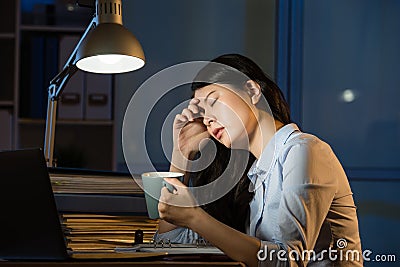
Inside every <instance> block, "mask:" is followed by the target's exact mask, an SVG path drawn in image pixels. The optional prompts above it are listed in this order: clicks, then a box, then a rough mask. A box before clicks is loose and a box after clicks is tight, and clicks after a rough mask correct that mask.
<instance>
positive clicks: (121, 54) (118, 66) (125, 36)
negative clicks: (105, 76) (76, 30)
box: [75, 23, 145, 73]
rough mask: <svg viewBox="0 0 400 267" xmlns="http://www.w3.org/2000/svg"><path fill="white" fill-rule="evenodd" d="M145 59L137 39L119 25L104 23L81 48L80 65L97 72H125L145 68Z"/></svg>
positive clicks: (84, 68)
mask: <svg viewBox="0 0 400 267" xmlns="http://www.w3.org/2000/svg"><path fill="white" fill-rule="evenodd" d="M144 63H145V57H144V53H143V49H142V46H141V45H140V43H139V41H138V40H137V39H136V37H135V36H134V35H133V34H132V33H131V32H130V31H129V30H127V29H126V28H125V27H124V26H122V25H121V24H117V23H100V24H99V25H98V26H97V27H96V28H95V29H93V30H92V31H90V32H89V33H88V35H87V36H86V38H85V39H84V40H83V41H82V44H81V45H80V47H79V49H78V51H77V54H76V58H75V64H76V66H77V67H78V68H79V69H81V70H84V71H88V72H94V73H123V72H129V71H133V70H137V69H139V68H141V67H143V65H144Z"/></svg>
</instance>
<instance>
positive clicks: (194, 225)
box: [187, 207, 207, 232]
mask: <svg viewBox="0 0 400 267" xmlns="http://www.w3.org/2000/svg"><path fill="white" fill-rule="evenodd" d="M192 212H193V213H192V216H189V219H188V222H187V227H188V228H190V229H192V230H193V231H195V232H196V231H197V230H196V229H198V228H199V225H201V224H202V222H203V221H204V217H205V216H206V215H207V213H206V212H205V211H204V210H203V209H202V208H200V207H195V208H193V211H192Z"/></svg>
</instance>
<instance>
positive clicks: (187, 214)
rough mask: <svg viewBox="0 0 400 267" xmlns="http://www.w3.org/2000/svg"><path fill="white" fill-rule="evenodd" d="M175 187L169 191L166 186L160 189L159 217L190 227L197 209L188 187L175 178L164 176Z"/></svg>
mask: <svg viewBox="0 0 400 267" xmlns="http://www.w3.org/2000/svg"><path fill="white" fill-rule="evenodd" d="M164 180H165V181H166V182H168V183H169V184H171V185H173V186H174V187H175V188H176V189H175V190H174V192H172V193H171V192H170V191H169V190H168V188H167V187H163V188H162V190H161V196H160V201H159V202H158V212H159V214H160V218H161V219H163V220H165V221H167V222H169V223H172V224H174V225H177V226H182V227H190V224H191V221H192V220H193V218H194V217H195V216H196V215H195V214H196V210H198V209H199V207H197V204H196V200H195V199H194V197H193V195H192V193H191V192H190V190H189V188H188V187H187V186H185V185H184V184H183V183H181V182H180V181H179V180H178V179H175V178H164Z"/></svg>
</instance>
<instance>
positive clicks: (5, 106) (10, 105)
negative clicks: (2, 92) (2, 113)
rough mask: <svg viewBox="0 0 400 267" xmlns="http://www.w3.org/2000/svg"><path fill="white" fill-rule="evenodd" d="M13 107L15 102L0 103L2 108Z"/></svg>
mask: <svg viewBox="0 0 400 267" xmlns="http://www.w3.org/2000/svg"><path fill="white" fill-rule="evenodd" d="M13 106H14V102H13V101H0V108H12V107H13Z"/></svg>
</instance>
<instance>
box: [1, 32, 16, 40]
mask: <svg viewBox="0 0 400 267" xmlns="http://www.w3.org/2000/svg"><path fill="white" fill-rule="evenodd" d="M14 38H15V34H14V33H0V39H14Z"/></svg>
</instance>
